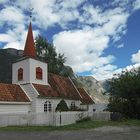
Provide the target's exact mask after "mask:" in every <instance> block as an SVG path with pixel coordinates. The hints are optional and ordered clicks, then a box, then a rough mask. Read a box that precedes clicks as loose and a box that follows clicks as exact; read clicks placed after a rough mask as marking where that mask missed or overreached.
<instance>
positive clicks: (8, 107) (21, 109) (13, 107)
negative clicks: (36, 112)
mask: <svg viewBox="0 0 140 140" xmlns="http://www.w3.org/2000/svg"><path fill="white" fill-rule="evenodd" d="M29 111H30V104H1V105H0V114H9V113H13V114H14V113H28V112H29Z"/></svg>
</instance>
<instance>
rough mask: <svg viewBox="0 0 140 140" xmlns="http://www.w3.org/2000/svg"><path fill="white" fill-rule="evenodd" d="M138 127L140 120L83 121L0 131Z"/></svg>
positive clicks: (3, 128)
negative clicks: (63, 124)
mask: <svg viewBox="0 0 140 140" xmlns="http://www.w3.org/2000/svg"><path fill="white" fill-rule="evenodd" d="M120 125H127V126H128V125H129V126H139V127H140V120H122V121H85V122H80V123H76V124H71V125H66V126H8V127H0V131H55V130H57V131H58V130H59V131H63V130H80V129H94V128H97V127H102V126H120Z"/></svg>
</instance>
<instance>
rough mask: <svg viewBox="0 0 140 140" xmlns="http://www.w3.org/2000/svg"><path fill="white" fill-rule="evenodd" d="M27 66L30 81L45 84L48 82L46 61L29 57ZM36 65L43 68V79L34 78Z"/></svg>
mask: <svg viewBox="0 0 140 140" xmlns="http://www.w3.org/2000/svg"><path fill="white" fill-rule="evenodd" d="M29 66H30V83H36V84H42V85H47V84H48V70H47V69H48V68H47V63H44V62H41V61H38V60H35V59H31V58H30V59H29ZM37 67H40V68H41V69H42V70H43V79H41V80H39V79H36V68H37Z"/></svg>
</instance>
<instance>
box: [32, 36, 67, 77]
mask: <svg viewBox="0 0 140 140" xmlns="http://www.w3.org/2000/svg"><path fill="white" fill-rule="evenodd" d="M35 46H36V51H37V56H38V58H39V59H40V60H42V61H44V62H47V63H48V71H49V72H51V73H56V74H60V73H61V71H62V69H63V67H64V63H65V62H66V57H65V56H64V54H60V53H59V54H57V53H56V50H55V47H54V46H53V45H52V44H50V43H48V41H47V39H45V38H43V37H42V36H38V37H37V38H36V41H35Z"/></svg>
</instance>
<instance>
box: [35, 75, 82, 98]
mask: <svg viewBox="0 0 140 140" xmlns="http://www.w3.org/2000/svg"><path fill="white" fill-rule="evenodd" d="M48 78H49V84H50V86H45V85H39V84H33V85H34V87H35V88H36V90H37V91H38V92H39V94H40V96H46V97H56V98H64V99H74V100H79V99H80V95H79V93H78V91H77V90H76V89H75V87H74V85H73V84H72V82H71V81H70V79H69V78H66V77H62V76H59V75H56V74H49V76H48Z"/></svg>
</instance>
